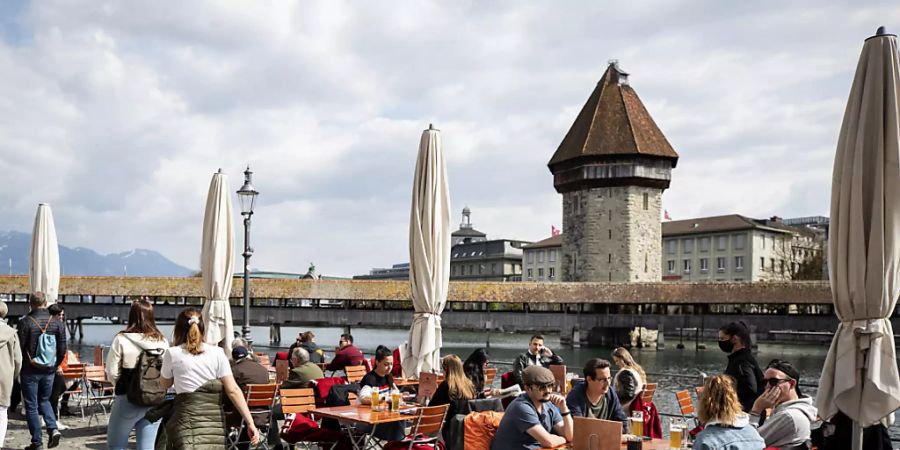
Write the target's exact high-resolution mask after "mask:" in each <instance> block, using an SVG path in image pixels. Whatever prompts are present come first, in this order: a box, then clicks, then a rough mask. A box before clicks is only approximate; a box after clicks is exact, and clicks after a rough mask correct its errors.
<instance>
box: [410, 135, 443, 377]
mask: <svg viewBox="0 0 900 450" xmlns="http://www.w3.org/2000/svg"><path fill="white" fill-rule="evenodd" d="M409 283H410V292H411V295H412V303H413V308H414V309H415V313H414V314H413V320H412V326H411V327H410V329H409V340H408V344H407V345H406V346H405V347H404V349H403V352H404V354H403V359H402V364H403V371H404V372H405V373H406V375H408V376H414V377H418V375H419V372H423V371H424V372H431V371H435V370H438V369H440V358H441V345H442V341H443V338H442V336H441V312H442V311H443V310H444V305H445V304H446V303H447V290H448V289H449V285H450V190H449V188H448V187H447V167H446V165H445V163H444V154H443V151H442V150H441V134H440V132H439V131H438V130H436V129H434V127H432V126H430V125H429V127H428V129H427V130H425V131H423V132H422V139H421V140H420V142H419V156H418V158H417V159H416V173H415V176H414V177H413V190H412V210H411V212H410V217H409Z"/></svg>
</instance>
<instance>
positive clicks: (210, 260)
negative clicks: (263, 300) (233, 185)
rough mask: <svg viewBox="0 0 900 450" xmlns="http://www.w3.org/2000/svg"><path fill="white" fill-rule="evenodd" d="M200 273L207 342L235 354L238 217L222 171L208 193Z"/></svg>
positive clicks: (217, 174) (213, 178)
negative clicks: (233, 303)
mask: <svg viewBox="0 0 900 450" xmlns="http://www.w3.org/2000/svg"><path fill="white" fill-rule="evenodd" d="M200 272H201V273H202V277H203V296H204V297H206V302H204V304H203V321H204V325H205V326H206V342H207V343H209V344H213V345H218V344H219V343H220V342H223V341H224V343H225V348H226V349H227V350H228V351H226V352H225V353H226V354H229V355H230V354H231V353H230V349H231V341H233V340H234V324H233V323H232V321H231V305H230V304H229V302H228V298H229V297H230V295H231V281H232V277H233V276H234V218H233V217H232V215H231V191H230V190H229V188H228V178H227V177H226V176H225V174H223V173H222V171H221V169H220V170H219V172H217V173H215V174H213V177H212V181H210V183H209V193H208V194H207V196H206V214H205V215H204V216H203V242H202V248H201V250H200Z"/></svg>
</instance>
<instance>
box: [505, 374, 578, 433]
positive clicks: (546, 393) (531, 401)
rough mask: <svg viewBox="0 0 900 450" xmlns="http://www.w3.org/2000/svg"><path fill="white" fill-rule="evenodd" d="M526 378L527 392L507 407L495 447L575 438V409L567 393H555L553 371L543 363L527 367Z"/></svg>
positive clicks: (524, 378)
mask: <svg viewBox="0 0 900 450" xmlns="http://www.w3.org/2000/svg"><path fill="white" fill-rule="evenodd" d="M522 382H523V383H524V385H525V392H524V393H522V394H521V395H519V396H518V397H516V399H515V400H513V402H512V403H510V404H509V406H508V407H507V408H506V412H505V413H504V414H503V419H502V420H501V421H500V427H499V428H498V429H497V435H496V436H494V442H493V443H492V444H491V450H520V449H523V448H525V449H532V450H533V449H538V448H541V447H548V448H549V447H557V446H560V445H564V444H565V443H566V442H571V441H572V434H573V425H572V417H571V412H570V410H569V407H568V405H566V400H565V398H563V396H561V395H557V394H553V393H551V392H552V390H553V386H555V385H556V379H554V378H553V373H551V372H550V370H548V369H546V368H544V367H540V366H531V367H527V368H526V369H525V370H523V371H522Z"/></svg>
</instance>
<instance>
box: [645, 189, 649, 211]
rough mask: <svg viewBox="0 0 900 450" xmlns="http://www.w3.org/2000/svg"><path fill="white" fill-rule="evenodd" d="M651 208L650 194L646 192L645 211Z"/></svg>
mask: <svg viewBox="0 0 900 450" xmlns="http://www.w3.org/2000/svg"><path fill="white" fill-rule="evenodd" d="M649 208H650V194H648V193H646V192H644V211H646V210H647V209H649Z"/></svg>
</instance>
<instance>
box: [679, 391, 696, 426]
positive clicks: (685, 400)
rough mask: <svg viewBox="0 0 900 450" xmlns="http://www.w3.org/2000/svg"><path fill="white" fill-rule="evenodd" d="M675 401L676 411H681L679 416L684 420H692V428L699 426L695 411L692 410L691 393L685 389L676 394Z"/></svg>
mask: <svg viewBox="0 0 900 450" xmlns="http://www.w3.org/2000/svg"><path fill="white" fill-rule="evenodd" d="M675 400H676V401H678V409H679V410H680V411H681V416H682V417H684V418H685V419H688V420H692V421H693V422H694V426H697V425H699V424H700V423H699V421H698V419H697V411H696V409H694V400H693V399H692V398H691V391H689V390H687V389H685V390H683V391H678V392H676V393H675Z"/></svg>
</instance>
